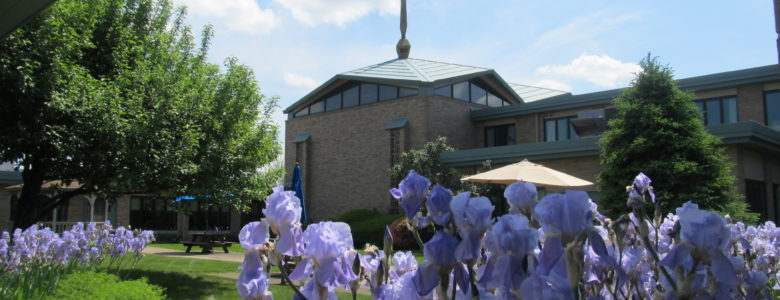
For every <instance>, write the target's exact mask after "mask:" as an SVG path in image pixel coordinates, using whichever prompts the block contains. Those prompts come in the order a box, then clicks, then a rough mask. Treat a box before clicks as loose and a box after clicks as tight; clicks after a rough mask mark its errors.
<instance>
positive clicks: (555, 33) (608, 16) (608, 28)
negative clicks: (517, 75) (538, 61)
mask: <svg viewBox="0 0 780 300" xmlns="http://www.w3.org/2000/svg"><path fill="white" fill-rule="evenodd" d="M638 17H639V15H638V14H633V13H632V14H622V15H613V14H612V12H608V11H601V12H598V13H594V14H589V15H586V16H582V17H577V18H575V19H573V20H572V21H571V22H569V23H566V24H563V25H561V26H558V27H556V28H553V29H551V30H549V31H546V32H544V33H542V34H541V35H539V38H537V39H536V40H535V41H534V43H533V44H532V46H531V49H551V48H558V47H564V46H566V45H571V44H581V43H583V42H588V41H591V40H593V39H596V38H598V37H600V36H603V35H605V34H607V33H610V32H613V31H615V30H619V29H621V28H623V27H624V26H625V23H626V22H629V21H632V20H635V19H637V18H638Z"/></svg>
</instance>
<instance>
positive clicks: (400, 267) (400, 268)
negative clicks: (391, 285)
mask: <svg viewBox="0 0 780 300" xmlns="http://www.w3.org/2000/svg"><path fill="white" fill-rule="evenodd" d="M416 269H417V259H415V257H414V254H412V251H406V252H402V251H398V252H396V253H395V254H393V267H392V268H390V279H391V280H396V279H398V278H399V277H401V275H403V274H406V273H409V272H411V271H414V270H416Z"/></svg>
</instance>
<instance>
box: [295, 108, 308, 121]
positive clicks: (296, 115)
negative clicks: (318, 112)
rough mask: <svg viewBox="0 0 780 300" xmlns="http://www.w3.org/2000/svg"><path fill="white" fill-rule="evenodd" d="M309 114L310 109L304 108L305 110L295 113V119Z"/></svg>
mask: <svg viewBox="0 0 780 300" xmlns="http://www.w3.org/2000/svg"><path fill="white" fill-rule="evenodd" d="M308 114H309V108H308V107H304V108H303V109H301V110H299V111H298V112H297V113H295V117H296V118H297V117H303V116H306V115H308Z"/></svg>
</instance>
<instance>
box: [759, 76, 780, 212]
mask: <svg viewBox="0 0 780 300" xmlns="http://www.w3.org/2000/svg"><path fill="white" fill-rule="evenodd" d="M770 93H776V94H777V97H778V98H777V106H780V90H769V91H764V95H763V96H764V125H766V126H767V127H769V128H773V127H772V125H770V124H769V98H767V94H770ZM777 121H778V123H779V124H778V125H775V126H778V128H777V129H778V130H780V116H777ZM778 218H780V216H778Z"/></svg>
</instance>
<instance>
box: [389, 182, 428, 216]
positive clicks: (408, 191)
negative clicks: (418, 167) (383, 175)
mask: <svg viewBox="0 0 780 300" xmlns="http://www.w3.org/2000/svg"><path fill="white" fill-rule="evenodd" d="M430 185H431V182H430V181H428V179H426V178H425V177H422V176H420V175H417V173H415V172H414V170H410V171H409V175H407V176H406V178H404V180H401V183H399V184H398V188H393V189H390V194H391V195H393V197H395V198H396V199H399V200H400V201H401V208H403V209H404V212H405V213H406V218H407V219H409V220H412V219H414V215H415V214H417V211H418V210H419V209H420V207H422V204H423V202H422V201H423V198H424V197H425V196H426V194H427V193H428V187H429V186H430Z"/></svg>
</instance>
